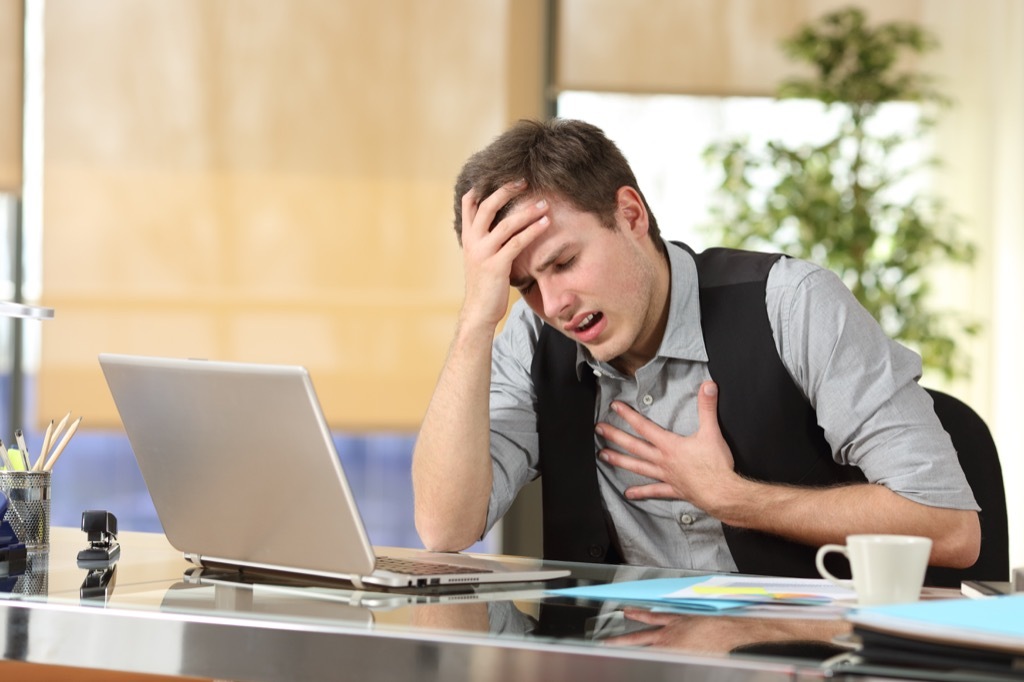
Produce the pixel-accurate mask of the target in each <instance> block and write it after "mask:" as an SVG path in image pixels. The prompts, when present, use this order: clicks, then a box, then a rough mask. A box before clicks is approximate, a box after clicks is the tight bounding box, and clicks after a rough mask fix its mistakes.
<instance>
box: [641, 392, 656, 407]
mask: <svg viewBox="0 0 1024 682" xmlns="http://www.w3.org/2000/svg"><path fill="white" fill-rule="evenodd" d="M641 400H642V401H643V404H644V405H647V406H648V407H650V405H651V403H653V402H654V397H653V396H651V394H650V393H648V394H647V395H645V396H644V397H643V398H642V399H641Z"/></svg>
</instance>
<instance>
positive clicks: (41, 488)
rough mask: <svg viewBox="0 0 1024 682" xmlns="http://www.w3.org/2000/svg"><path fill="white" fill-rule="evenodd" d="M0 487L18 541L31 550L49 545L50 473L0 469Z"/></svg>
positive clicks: (6, 518) (9, 520) (8, 519)
mask: <svg viewBox="0 0 1024 682" xmlns="http://www.w3.org/2000/svg"><path fill="white" fill-rule="evenodd" d="M0 490H2V491H3V492H4V494H5V495H6V496H7V514H6V516H4V520H6V521H8V522H10V524H11V528H13V529H14V533H15V535H17V536H18V540H20V541H21V542H23V543H25V548H26V549H27V550H28V551H30V552H32V551H37V550H47V549H49V547H50V472H49V471H0Z"/></svg>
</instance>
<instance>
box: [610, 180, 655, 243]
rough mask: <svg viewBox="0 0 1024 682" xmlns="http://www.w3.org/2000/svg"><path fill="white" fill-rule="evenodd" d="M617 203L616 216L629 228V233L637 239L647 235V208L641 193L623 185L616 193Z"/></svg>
mask: <svg viewBox="0 0 1024 682" xmlns="http://www.w3.org/2000/svg"><path fill="white" fill-rule="evenodd" d="M615 201H616V204H617V207H616V215H617V217H618V219H619V220H620V221H622V223H623V224H624V227H625V228H628V230H629V232H630V233H632V234H633V235H634V236H636V237H642V236H644V235H646V234H647V228H648V221H647V207H646V206H644V201H643V199H641V198H640V193H639V192H637V191H636V190H635V189H633V188H632V187H629V186H626V185H623V186H622V187H620V188H619V189H618V191H616V192H615Z"/></svg>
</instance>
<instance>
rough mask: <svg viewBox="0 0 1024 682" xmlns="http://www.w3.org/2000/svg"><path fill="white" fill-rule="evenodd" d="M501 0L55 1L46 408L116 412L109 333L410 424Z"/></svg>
mask: <svg viewBox="0 0 1024 682" xmlns="http://www.w3.org/2000/svg"><path fill="white" fill-rule="evenodd" d="M508 11H509V7H508V5H507V4H506V3H505V2H499V1H497V0H491V1H488V2H480V1H478V0H443V1H442V2H432V3H422V2H419V1H418V0H387V1H385V2H374V3H369V2H361V1H356V0H352V1H346V2H339V1H337V0H299V1H293V2H288V3H280V2H275V1H272V0H263V1H260V2H256V1H254V0H180V1H179V0H176V1H175V2H167V1H164V0H96V1H94V2H90V3H80V2H77V0H50V2H48V3H47V15H46V41H47V66H46V69H47V81H46V127H45V135H46V151H45V154H46V156H45V180H44V197H45V200H44V246H43V250H44V254H45V262H44V283H43V290H44V297H45V304H46V305H50V306H53V307H54V308H55V310H56V317H55V319H54V320H53V321H52V322H48V323H47V325H46V327H45V328H44V329H43V330H42V346H43V348H42V370H41V375H40V387H39V408H38V413H39V419H40V420H44V421H45V420H48V419H49V418H51V417H53V416H54V415H58V416H59V415H62V414H64V413H65V412H66V411H67V410H68V409H74V410H75V411H76V413H79V414H85V415H87V421H89V422H90V423H91V424H92V425H93V426H97V425H103V424H116V423H117V421H116V415H115V413H114V410H113V404H112V401H110V399H109V396H108V395H107V392H106V388H105V385H104V384H103V381H102V376H101V373H100V371H99V367H98V365H97V362H96V354H97V353H99V352H103V351H112V352H129V353H142V354H153V355H168V356H193V357H194V356H199V357H209V358H217V359H227V360H245V361H260V362H288V363H300V364H304V365H307V366H308V367H309V369H310V371H311V373H312V375H313V379H314V382H315V384H316V386H317V389H318V392H319V393H320V397H321V400H322V402H323V403H324V406H325V409H326V411H327V413H328V419H329V421H330V422H331V423H332V425H335V426H338V427H342V428H356V429H358V428H392V427H393V428H415V427H416V426H418V424H419V420H420V418H421V417H422V413H423V411H424V409H425V407H426V403H427V400H428V399H429V395H430V392H431V391H432V389H433V385H434V381H435V379H436V376H437V373H438V371H439V368H440V366H441V363H442V361H443V358H444V355H445V353H446V351H447V346H448V343H449V341H450V338H451V334H452V331H453V328H454V321H455V316H456V314H457V310H458V306H459V304H460V302H461V295H462V274H461V254H460V250H459V248H458V245H457V242H456V240H455V237H454V234H453V232H452V229H451V215H452V213H451V209H452V195H451V187H452V184H453V182H454V177H455V174H456V173H457V171H458V169H459V167H460V166H461V164H462V162H463V161H464V160H465V158H466V156H467V155H468V154H470V153H471V152H472V151H474V150H476V149H477V148H479V147H480V146H481V145H483V144H485V143H486V142H487V141H488V140H490V139H491V138H492V137H493V136H494V135H496V134H497V133H498V132H500V131H501V130H502V129H503V128H504V127H505V124H506V123H507V120H506V115H507V110H508V106H507V101H506V92H505V83H506V77H507V68H508V64H507V61H506V60H507V58H508V57H507V54H506V48H505V42H504V41H505V34H504V33H503V27H504V26H505V25H506V24H505V22H506V13H507V12H508ZM481 27H487V30H481ZM520 49H534V47H533V46H520Z"/></svg>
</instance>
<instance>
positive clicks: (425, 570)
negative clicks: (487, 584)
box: [376, 556, 493, 575]
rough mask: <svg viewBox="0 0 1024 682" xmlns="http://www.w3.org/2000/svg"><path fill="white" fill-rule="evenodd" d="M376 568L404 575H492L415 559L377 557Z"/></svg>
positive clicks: (471, 569) (481, 570) (473, 569)
mask: <svg viewBox="0 0 1024 682" xmlns="http://www.w3.org/2000/svg"><path fill="white" fill-rule="evenodd" d="M376 568H377V569H379V570H384V571H391V572H392V573H402V574H404V575H457V574H460V573H493V571H489V570H487V569H480V568H468V567H466V566H455V565H453V564H439V563H434V562H432V561H416V560H415V559H399V558H398V557H393V556H379V557H377V564H376Z"/></svg>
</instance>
